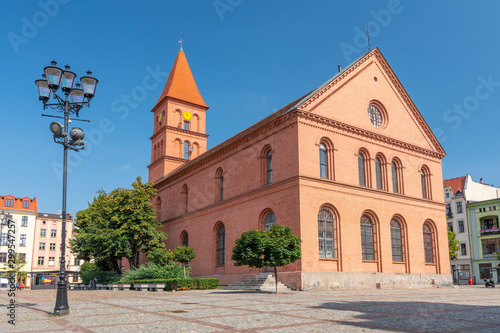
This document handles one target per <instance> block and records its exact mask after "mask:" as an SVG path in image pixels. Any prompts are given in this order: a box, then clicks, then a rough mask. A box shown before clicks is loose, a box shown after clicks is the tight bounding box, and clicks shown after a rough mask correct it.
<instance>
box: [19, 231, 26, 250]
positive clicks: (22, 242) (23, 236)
mask: <svg viewBox="0 0 500 333" xmlns="http://www.w3.org/2000/svg"><path fill="white" fill-rule="evenodd" d="M19 246H22V247H25V246H26V234H21V236H20V237H19Z"/></svg>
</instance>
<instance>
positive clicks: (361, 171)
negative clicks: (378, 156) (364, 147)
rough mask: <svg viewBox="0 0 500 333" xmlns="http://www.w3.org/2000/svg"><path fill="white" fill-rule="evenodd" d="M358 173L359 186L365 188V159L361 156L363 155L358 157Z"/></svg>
mask: <svg viewBox="0 0 500 333" xmlns="http://www.w3.org/2000/svg"><path fill="white" fill-rule="evenodd" d="M358 173H359V186H366V178H365V157H364V156H363V154H359V155H358Z"/></svg>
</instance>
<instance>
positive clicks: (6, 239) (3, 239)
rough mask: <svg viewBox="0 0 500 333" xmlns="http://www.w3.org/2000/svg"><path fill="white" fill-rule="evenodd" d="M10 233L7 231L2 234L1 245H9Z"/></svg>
mask: <svg viewBox="0 0 500 333" xmlns="http://www.w3.org/2000/svg"><path fill="white" fill-rule="evenodd" d="M8 237H9V235H8V234H7V233H5V232H4V233H2V234H0V245H7V244H8V240H9V238H8Z"/></svg>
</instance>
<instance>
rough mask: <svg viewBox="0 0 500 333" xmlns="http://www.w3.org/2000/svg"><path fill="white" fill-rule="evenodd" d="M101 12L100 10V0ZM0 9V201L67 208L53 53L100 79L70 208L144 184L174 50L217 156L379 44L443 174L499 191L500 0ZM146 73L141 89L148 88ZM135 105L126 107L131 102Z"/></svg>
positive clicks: (73, 162) (74, 170)
mask: <svg viewBox="0 0 500 333" xmlns="http://www.w3.org/2000/svg"><path fill="white" fill-rule="evenodd" d="M103 4H105V6H104V5H103ZM2 7H3V8H2V10H1V11H0V22H1V23H0V29H1V30H0V36H1V39H0V41H1V42H0V54H1V55H2V66H1V69H2V75H1V77H2V80H0V97H1V102H0V114H1V119H2V121H1V124H2V130H1V131H0V138H1V142H2V144H1V150H0V154H1V157H2V158H1V161H2V163H1V167H0V170H1V171H2V172H1V173H0V194H2V195H5V194H9V193H10V194H12V195H15V196H19V197H23V196H30V197H34V196H37V197H38V199H39V211H41V212H48V213H56V212H57V211H59V210H60V209H61V196H62V194H61V193H62V182H61V175H62V174H61V172H60V169H59V168H60V166H61V164H62V155H63V154H62V147H61V146H59V145H56V144H54V143H53V141H52V135H51V133H50V131H49V124H50V122H51V121H52V120H53V119H51V118H46V117H41V114H42V113H51V111H49V110H46V111H43V110H42V104H41V103H40V102H39V101H38V97H37V91H36V86H35V84H34V81H35V80H36V79H38V78H40V76H41V74H42V72H43V68H44V67H45V66H48V65H49V64H50V61H51V60H52V59H55V60H56V61H58V65H60V66H61V67H62V66H64V65H65V64H69V65H70V66H71V69H72V70H73V71H74V72H75V73H76V74H77V75H78V76H79V77H80V76H83V75H85V72H86V71H87V69H89V68H90V69H91V70H92V71H93V73H94V76H95V77H97V78H98V79H99V84H98V87H97V91H96V97H95V98H94V99H93V101H92V104H91V107H90V108H84V109H83V110H82V112H81V115H80V116H81V118H83V119H89V120H91V122H90V123H81V122H78V123H77V122H76V121H75V122H73V124H72V125H73V126H80V127H82V128H83V129H84V131H85V133H86V134H87V138H86V141H87V145H88V146H87V149H86V151H83V152H81V153H75V152H70V153H69V174H68V209H67V210H68V212H70V213H73V214H75V213H76V211H78V210H80V209H84V208H86V207H87V203H88V202H91V201H92V199H93V197H94V195H95V193H96V191H97V190H98V189H104V190H106V191H111V190H112V189H114V188H117V187H130V184H131V183H132V182H133V181H134V179H135V178H136V177H137V176H142V177H143V179H145V180H147V177H148V170H147V165H148V164H149V162H150V150H151V146H150V141H149V137H150V136H151V134H152V124H153V119H152V114H151V112H150V110H151V109H152V108H153V106H154V105H155V103H156V101H157V99H158V97H159V95H160V93H161V91H162V89H163V86H164V83H165V81H166V76H167V75H168V72H169V71H170V69H171V66H172V64H173V61H174V59H175V56H176V54H177V52H178V49H179V44H178V40H179V39H181V38H182V39H183V40H184V44H183V48H184V51H185V53H186V56H187V59H188V61H189V64H190V66H191V70H192V71H193V74H194V77H195V80H196V82H197V84H198V88H199V90H200V92H201V94H202V96H203V97H204V99H205V102H206V103H207V104H208V105H209V106H210V109H209V110H208V120H207V133H208V134H210V137H209V139H208V144H209V148H210V147H213V146H214V145H216V144H218V143H220V142H222V141H224V140H226V139H227V138H229V137H230V136H232V135H234V134H236V133H238V132H240V131H241V130H243V129H245V128H247V127H249V126H250V125H252V124H254V123H255V122H257V121H259V120H260V119H262V118H264V117H265V116H267V115H269V114H270V113H271V112H273V111H276V110H277V109H279V108H281V107H282V106H284V105H286V104H288V103H290V102H291V101H293V100H295V99H296V98H298V97H300V96H302V95H303V94H305V93H307V92H308V91H310V90H312V89H314V88H315V87H317V86H319V85H321V84H322V83H323V82H325V81H326V80H327V79H329V78H330V77H331V76H332V75H334V74H335V73H336V71H337V65H339V64H340V65H342V66H343V67H345V66H346V65H347V64H348V63H350V62H351V61H352V60H353V59H354V58H356V57H358V56H359V55H361V54H362V53H363V52H365V51H366V50H367V45H366V41H365V40H364V39H363V38H364V36H363V34H362V33H361V32H362V31H364V30H365V26H366V24H367V23H368V24H369V28H370V31H371V32H370V35H371V46H372V47H375V46H378V47H379V48H380V50H381V51H382V53H383V55H384V56H385V58H386V59H387V60H388V62H389V64H390V65H391V67H392V69H393V70H394V71H395V73H396V75H397V76H398V77H399V79H400V81H401V82H402V84H403V86H404V87H405V88H406V90H407V91H408V93H409V95H410V96H411V98H412V99H413V101H414V103H415V104H416V106H417V108H418V109H419V110H420V112H421V113H422V115H423V117H424V118H425V120H426V121H427V123H428V124H429V126H430V127H431V129H432V130H433V131H434V132H435V133H436V135H437V137H438V139H439V140H440V141H441V144H442V145H443V147H444V149H445V150H446V152H447V154H448V156H447V157H445V158H444V160H443V173H444V177H445V178H453V177H458V176H462V175H464V174H465V173H470V174H472V176H473V178H474V179H475V180H479V178H481V177H482V178H483V179H484V181H485V182H486V183H489V184H494V185H496V186H500V173H499V172H498V171H499V167H498V165H499V164H500V154H499V145H498V142H499V140H498V124H499V123H500V112H499V105H500V66H499V62H500V60H499V59H500V39H499V38H498V31H500V20H498V13H499V12H500V3H499V2H496V1H493V0H491V1H457V0H453V1H451V0H450V1H433V2H431V1H411V0H399V1H397V0H390V1H385V0H384V1H344V2H340V1H326V0H325V1H308V2H305V1H295V0H287V1H257V0H252V1H250V0H216V1H212V0H209V1H196V2H195V1H193V0H190V1H188V0H178V1H126V0H122V1H106V2H103V1H90V0H89V1H76V0H41V1H16V2H14V1H11V2H5V3H4V4H3V5H2ZM145 78H147V80H148V81H147V83H146V84H145V83H144V80H145ZM127 96H129V97H128V100H129V102H128V103H126V102H124V100H125V99H126V98H127Z"/></svg>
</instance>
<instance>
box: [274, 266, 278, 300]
mask: <svg viewBox="0 0 500 333" xmlns="http://www.w3.org/2000/svg"><path fill="white" fill-rule="evenodd" d="M274 284H275V285H276V295H278V268H276V266H274Z"/></svg>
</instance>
